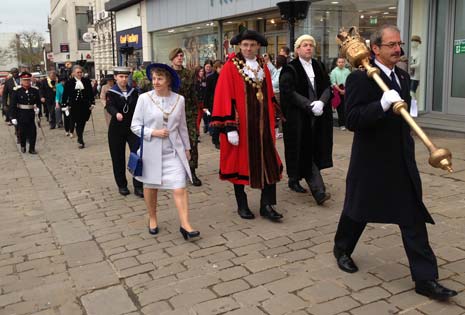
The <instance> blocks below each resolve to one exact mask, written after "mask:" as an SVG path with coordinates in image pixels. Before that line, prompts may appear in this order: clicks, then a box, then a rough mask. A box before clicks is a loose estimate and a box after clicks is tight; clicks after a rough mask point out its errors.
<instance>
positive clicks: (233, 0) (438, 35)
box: [144, 0, 465, 132]
mask: <svg viewBox="0 0 465 315" xmlns="http://www.w3.org/2000/svg"><path fill="white" fill-rule="evenodd" d="M281 1H282V0H281ZM144 2H145V5H146V14H147V19H146V20H147V32H148V34H149V37H150V38H151V40H152V46H151V56H150V57H151V59H152V60H153V61H158V62H168V61H169V60H168V53H169V51H170V50H171V49H172V48H174V47H181V48H182V49H183V50H184V53H185V56H186V58H185V59H186V66H187V67H195V66H196V65H199V64H200V65H203V62H204V61H205V60H206V59H224V58H225V56H227V55H228V54H229V53H230V52H232V51H234V49H235V47H231V46H230V45H229V40H230V39H231V37H232V36H233V35H234V34H237V33H238V32H239V30H241V29H243V28H245V27H246V28H249V29H254V30H258V31H260V32H262V33H263V34H264V35H265V36H266V38H267V39H268V42H269V46H268V47H267V48H262V53H264V52H267V53H269V54H270V55H271V56H276V55H277V53H278V52H279V49H280V47H282V46H290V45H289V29H288V24H287V22H285V21H283V20H281V15H280V11H279V9H278V7H277V5H276V4H277V3H278V2H280V0H199V1H189V0H146V1H144ZM464 21H465V0H433V1H423V0H372V1H365V0H339V1H331V0H323V1H318V2H314V3H312V4H311V6H310V7H309V10H308V12H307V17H306V18H305V19H303V20H300V21H297V22H296V25H295V37H298V36H299V35H301V34H304V33H308V34H311V35H313V36H314V37H315V39H316V41H317V47H316V57H317V58H318V59H320V60H321V61H322V62H323V63H324V64H325V65H326V66H327V67H328V68H331V67H332V66H333V64H334V59H335V58H336V57H337V56H338V54H339V49H338V45H337V43H336V41H335V37H336V35H337V33H338V32H339V30H340V28H341V27H345V28H348V27H350V26H357V27H358V28H359V30H360V33H361V35H362V36H363V37H364V38H366V39H369V37H370V35H371V34H372V32H373V30H375V29H376V28H377V27H379V26H380V25H382V24H387V23H390V24H397V25H398V26H399V28H400V30H401V33H402V34H401V35H402V38H403V40H404V42H405V46H404V47H403V49H404V52H405V62H406V66H407V69H408V70H409V71H410V72H411V75H412V77H414V78H415V81H417V82H416V85H417V86H416V87H412V91H411V94H412V96H413V98H414V99H415V101H416V104H417V107H418V110H419V112H420V115H421V117H420V118H419V121H422V123H423V124H424V125H426V126H427V127H438V128H441V129H451V130H460V126H462V131H464V132H465V81H464V80H461V79H460V78H459V76H460V74H461V73H463V72H464V71H465V22H464ZM413 36H417V39H418V37H419V38H420V41H421V43H420V44H419V45H417V44H412V41H411V39H412V37H413ZM416 41H417V42H418V40H416ZM414 62H417V63H418V62H419V63H420V66H419V67H417V68H416V69H415V70H414V71H415V72H416V73H414V71H413V67H410V66H409V65H411V64H413V63H414Z"/></svg>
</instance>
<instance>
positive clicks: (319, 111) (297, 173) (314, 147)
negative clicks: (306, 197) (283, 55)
mask: <svg viewBox="0 0 465 315" xmlns="http://www.w3.org/2000/svg"><path fill="white" fill-rule="evenodd" d="M315 47H316V42H315V39H314V38H313V37H312V36H310V35H302V36H300V37H299V38H297V40H296V41H295V53H296V58H295V59H294V60H293V61H291V62H290V63H288V64H287V65H286V66H285V67H284V68H283V70H282V71H281V76H280V79H279V91H280V95H281V108H282V111H283V113H284V117H285V118H286V121H285V122H284V123H283V131H284V151H285V157H286V170H287V174H288V176H289V182H288V186H289V188H290V189H291V190H293V191H295V192H299V193H305V192H306V190H305V189H304V188H303V187H302V186H300V183H299V181H300V180H301V179H302V178H304V179H305V181H306V182H307V184H308V186H309V188H310V191H311V193H312V195H313V198H314V199H315V201H316V203H317V204H318V205H322V204H323V203H324V202H325V201H326V200H328V199H329V198H330V196H331V195H330V194H329V193H327V192H326V187H325V184H324V182H323V177H322V176H321V173H320V170H321V169H324V168H329V167H332V166H333V159H332V151H333V113H332V110H331V105H330V98H331V90H330V81H329V76H328V73H327V72H326V70H325V68H324V66H323V64H322V63H321V62H319V61H318V60H316V59H314V58H312V57H313V53H314V51H315Z"/></svg>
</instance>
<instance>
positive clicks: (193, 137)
mask: <svg viewBox="0 0 465 315" xmlns="http://www.w3.org/2000/svg"><path fill="white" fill-rule="evenodd" d="M169 58H170V60H171V67H172V68H173V69H174V70H176V72H177V74H178V75H179V77H180V78H181V87H180V88H179V92H178V93H179V94H180V95H182V96H184V99H185V101H186V121H187V129H188V131H189V140H190V144H191V160H190V161H189V165H190V168H191V173H192V184H193V185H194V186H201V185H202V182H201V181H200V179H199V178H198V177H197V175H196V174H195V169H196V168H197V167H198V166H199V151H198V146H197V142H198V139H199V135H198V133H197V115H198V107H197V100H196V99H195V89H194V74H193V73H192V72H191V71H189V70H187V69H186V68H184V67H183V65H182V64H183V61H184V53H183V52H182V49H181V48H175V49H173V50H172V51H171V52H170V54H169Z"/></svg>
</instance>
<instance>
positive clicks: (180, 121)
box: [131, 91, 192, 185]
mask: <svg viewBox="0 0 465 315" xmlns="http://www.w3.org/2000/svg"><path fill="white" fill-rule="evenodd" d="M177 96H178V94H176V93H174V92H171V96H170V100H172V103H174V102H175V101H176V98H177ZM152 98H155V99H156V98H157V96H156V94H155V91H149V92H146V93H143V94H141V95H140V96H139V99H138V100H137V104H136V109H135V111H134V116H133V117H132V122H131V130H132V132H133V133H134V134H136V135H137V136H138V137H140V136H141V129H142V126H144V151H143V154H142V176H137V177H136V179H137V180H138V181H141V182H143V183H148V184H156V185H160V184H161V181H162V174H163V172H162V165H163V163H162V141H163V139H162V138H159V137H153V136H152V131H153V130H154V129H163V113H162V111H161V110H160V109H159V108H158V107H157V106H156V105H155V104H154V102H153V100H152ZM166 128H167V129H168V130H169V136H168V138H169V140H170V141H171V144H172V146H173V148H174V149H175V150H176V154H177V155H178V156H179V158H180V159H181V162H182V165H183V166H184V169H185V170H186V173H187V174H188V176H189V179H190V180H191V182H192V175H191V171H190V167H189V161H188V160H187V157H186V150H190V148H191V147H190V142H189V134H188V131H187V124H186V112H185V103H184V97H183V96H180V97H179V100H178V103H177V105H176V108H175V109H174V110H173V112H172V113H171V114H170V115H169V117H168V124H167V127H166ZM138 153H139V151H138Z"/></svg>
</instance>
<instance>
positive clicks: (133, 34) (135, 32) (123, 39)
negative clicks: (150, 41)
mask: <svg viewBox="0 0 465 315" xmlns="http://www.w3.org/2000/svg"><path fill="white" fill-rule="evenodd" d="M116 38H117V42H116V43H117V46H118V48H120V47H122V46H126V45H127V46H128V47H134V49H141V48H142V28H141V27H140V26H139V27H134V28H131V29H128V30H124V31H119V32H117V33H116Z"/></svg>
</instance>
